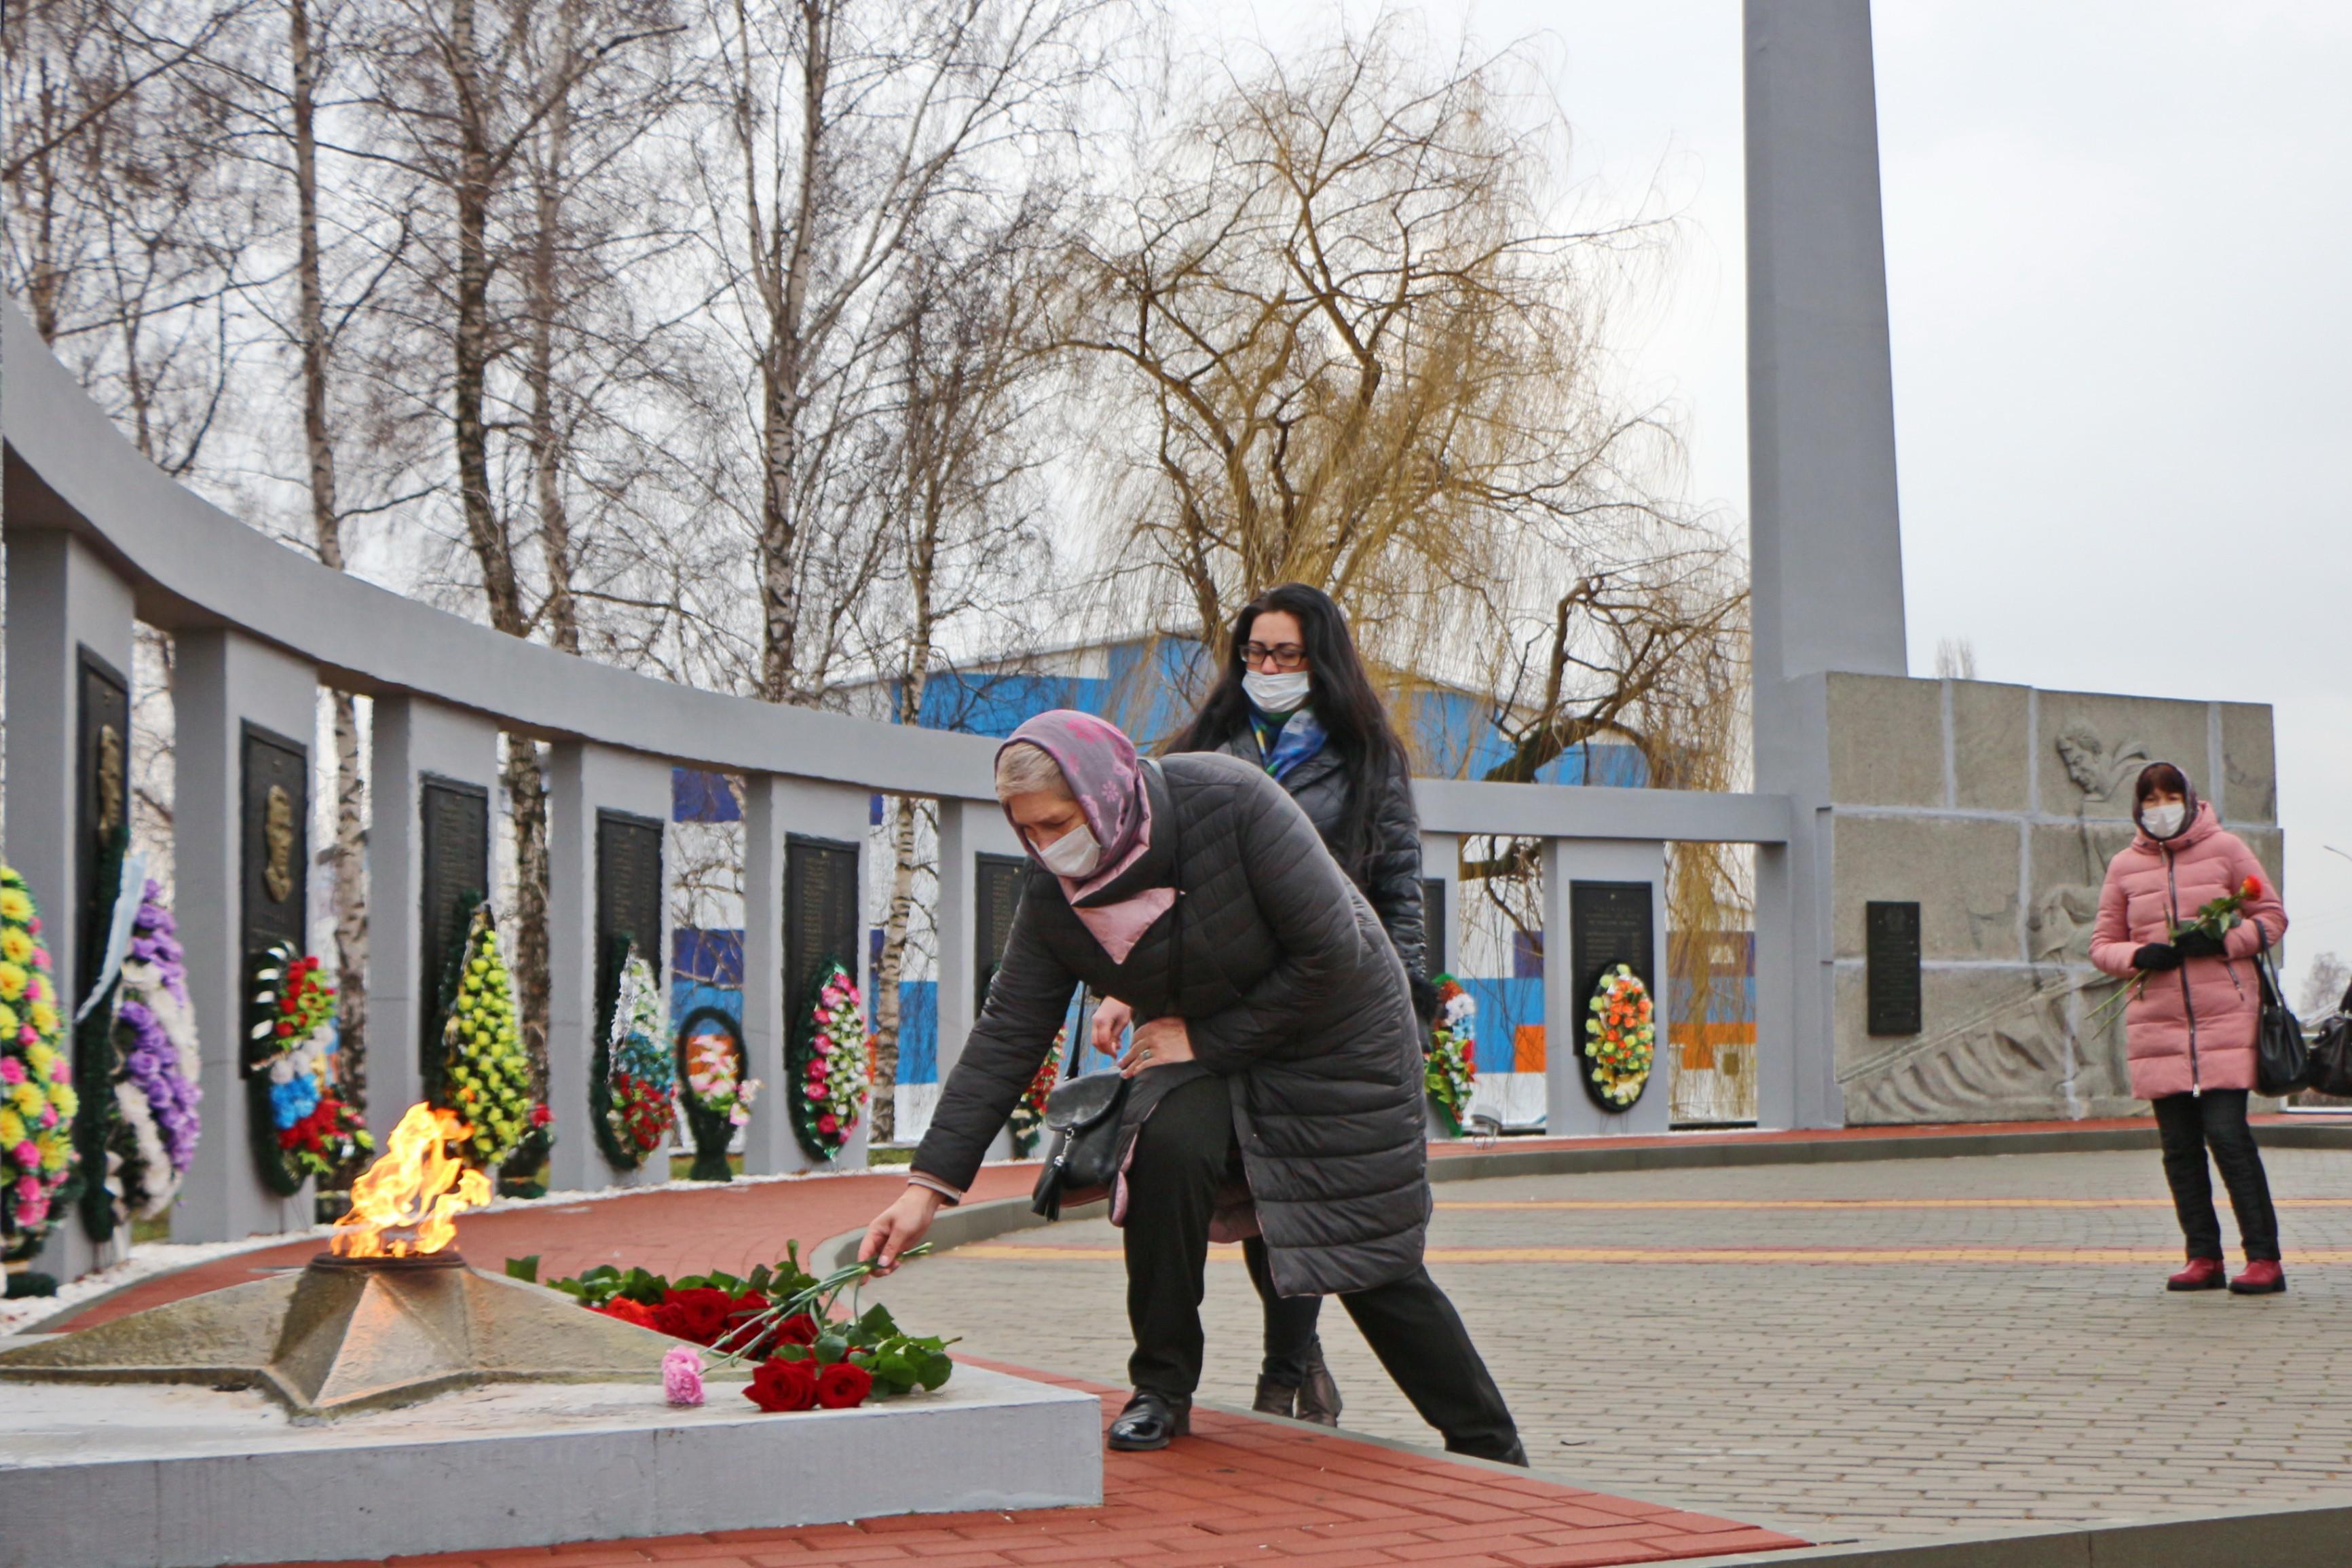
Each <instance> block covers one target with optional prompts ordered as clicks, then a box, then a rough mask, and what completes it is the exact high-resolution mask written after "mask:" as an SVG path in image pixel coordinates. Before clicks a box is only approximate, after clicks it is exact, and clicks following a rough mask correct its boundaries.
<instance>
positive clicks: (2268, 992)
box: [2254, 921, 2286, 1007]
mask: <svg viewBox="0 0 2352 1568" xmlns="http://www.w3.org/2000/svg"><path fill="white" fill-rule="evenodd" d="M2254 935H2255V936H2257V937H2259V938H2260V939H2261V941H2260V942H2259V943H2258V944H2257V945H2256V947H2255V948H2254V978H2255V979H2256V980H2257V981H2259V982H2261V984H2262V987H2263V1005H2265V1006H2271V1007H2284V1006H2285V1005H2286V987H2285V986H2284V985H2283V984H2280V983H2279V973H2278V961H2277V960H2276V959H2274V958H2273V957H2272V956H2271V930H2270V927H2268V926H2266V925H2264V924H2263V922H2262V921H2255V922H2254Z"/></svg>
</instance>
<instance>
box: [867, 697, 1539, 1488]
mask: <svg viewBox="0 0 2352 1568" xmlns="http://www.w3.org/2000/svg"><path fill="white" fill-rule="evenodd" d="M996 776H997V783H996V788H997V795H998V798H999V799H1001V800H1002V801H1003V803H1004V806H1005V813H1006V815H1007V816H1009V817H1010V818H1011V819H1012V821H1013V826H1014V827H1015V829H1016V830H1018V831H1019V832H1020V834H1021V835H1022V838H1023V841H1024V844H1026V845H1027V847H1028V849H1029V854H1030V857H1031V859H1032V861H1033V862H1034V864H1033V867H1032V869H1031V871H1030V875H1029V879H1028V882H1027V884H1026V886H1025V887H1024V889H1023V893H1022V898H1021V904H1020V909H1019V910H1018V912H1016V913H1015V915H1014V917H1013V931H1012V933H1011V937H1010V939H1009V941H1008V942H1007V943H1006V945H1005V952H1004V959H1003V963H1002V964H1001V965H1000V966H999V967H998V969H997V971H996V977H995V979H994V981H993V982H992V984H991V985H990V987H989V993H988V999H987V1002H986V1004H985V1005H983V1006H982V1009H981V1016H980V1020H979V1022H978V1023H977V1024H975V1025H974V1026H973V1027H972V1031H971V1035H970V1037H968V1038H967V1039H966V1041H965V1044H964V1049H963V1054H962V1056H961V1058H960V1059H959V1060H958V1061H957V1063H956V1067H955V1070H954V1072H952V1073H951V1074H950V1076H949V1079H948V1081H947V1083H946V1084H945V1086H944V1087H943V1088H942V1089H941V1090H940V1103H939V1109H938V1110H937V1111H936V1112H935V1113H934V1114H933V1116H932V1119H931V1126H930V1131H929V1133H927V1134H926V1135H925V1137H924V1139H923V1142H922V1144H921V1146H920V1147H919V1148H918V1149H917V1150H916V1152H915V1160H914V1166H913V1173H912V1175H911V1176H910V1178H909V1181H908V1187H907V1190H906V1192H904V1193H903V1194H900V1195H899V1197H898V1200H897V1201H896V1202H894V1203H893V1204H891V1205H890V1206H889V1207H888V1208H887V1209H886V1210H884V1211H883V1212H882V1213H881V1214H880V1215H877V1216H876V1218H875V1220H874V1223H873V1224H872V1225H871V1226H868V1227H867V1230H866V1240H865V1242H864V1244H863V1246H862V1247H861V1248H860V1251H859V1256H860V1258H868V1259H871V1260H873V1261H874V1262H875V1263H876V1265H877V1268H881V1269H884V1270H886V1271H887V1269H888V1268H891V1267H892V1266H894V1265H895V1264H896V1263H897V1261H898V1256H899V1255H900V1254H901V1253H903V1252H904V1251H905V1250H906V1249H907V1248H908V1247H911V1246H913V1245H914V1244H915V1243H916V1242H917V1241H919V1240H920V1239H921V1237H922V1235H923V1233H924V1232H925V1231H926V1230H928V1229H929V1226H930V1222H931V1217H932V1215H935V1214H936V1213H937V1212H938V1211H939V1208H940V1205H942V1204H947V1203H953V1202H956V1201H958V1200H959V1199H960V1198H961V1196H962V1194H963V1192H964V1190H965V1189H966V1188H967V1187H968V1186H969V1185H970V1184H971V1179H972V1176H973V1174H974V1173H976V1172H977V1171H978V1170H979V1168H980V1163H981V1161H982V1157H983V1156H984V1155H985V1154H986V1152H987V1149H988V1145H989V1143H990V1142H991V1141H992V1139H993V1138H994V1137H995V1136H996V1133H997V1131H999V1130H1000V1129H1001V1128H1003V1125H1004V1121H1005V1119H1006V1117H1008V1116H1009V1115H1010V1114H1011V1113H1012V1110H1013V1104H1014V1102H1015V1101H1016V1100H1018V1099H1019V1098H1020V1096H1021V1093H1022V1091H1023V1090H1024V1089H1026V1088H1027V1087H1028V1084H1029V1082H1030V1079H1032V1078H1034V1076H1035V1075H1036V1071H1037V1068H1038V1066H1039V1064H1040V1063H1042V1062H1043V1061H1044V1060H1045V1054H1046V1052H1047V1051H1048V1050H1050V1049H1051V1048H1052V1046H1053V1040H1054V1036H1055V1032H1056V1031H1057V1030H1058V1029H1059V1028H1060V1027H1061V1025H1062V1021H1063V1018H1064V1016H1066V1013H1067V1011H1068V1008H1069V1005H1070V999H1071V997H1072V995H1073V994H1074V993H1075V992H1076V989H1077V988H1078V987H1079V986H1080V985H1081V984H1083V985H1085V986H1087V987H1088V988H1089V989H1091V990H1094V991H1097V992H1100V993H1102V994H1107V995H1110V996H1114V997H1117V998H1118V999H1119V1000H1120V1001H1123V1002H1125V1003H1127V1004H1128V1005H1129V1006H1131V1007H1133V1008H1134V1009H1135V1013H1136V1016H1138V1017H1139V1018H1141V1019H1143V1020H1145V1022H1143V1023H1142V1024H1141V1025H1140V1026H1138V1027H1137V1029H1136V1030H1135V1034H1134V1039H1133V1043H1132V1044H1131V1045H1130V1046H1129V1049H1128V1052H1127V1055H1126V1056H1125V1057H1124V1058H1122V1059H1121V1062H1120V1071H1122V1072H1124V1073H1126V1074H1127V1075H1128V1076H1129V1078H1130V1079H1132V1080H1133V1085H1134V1087H1133V1088H1132V1089H1130V1090H1129V1094H1128V1097H1127V1104H1126V1108H1125V1110H1124V1112H1123V1114H1122V1118H1121V1121H1122V1126H1121V1137H1122V1141H1123V1143H1122V1150H1121V1159H1120V1173H1119V1176H1118V1181H1117V1183H1116V1184H1115V1185H1114V1187H1113V1189H1112V1194H1111V1218H1112V1222H1113V1223H1114V1224H1117V1225H1119V1226H1122V1227H1123V1237H1122V1239H1123V1242H1124V1249H1125V1252H1126V1256H1127V1269H1128V1317H1129V1324H1130V1326H1131V1327H1132V1329H1133V1330H1134V1333H1135V1352H1134V1354H1133V1355H1132V1356H1131V1357H1130V1358H1129V1363H1128V1367H1129V1377H1130V1380H1131V1381H1132V1382H1133V1384H1134V1386H1135V1394H1134V1397H1133V1398H1132V1399H1130V1400H1129V1402H1128V1405H1127V1407H1126V1409H1125V1410H1124V1411H1123V1412H1122V1413H1121V1414H1120V1415H1119V1416H1118V1419H1117V1420H1116V1421H1114V1422H1113V1423H1112V1425H1111V1431H1110V1439H1109V1441H1110V1444H1111V1446H1112V1447H1117V1448H1157V1447H1164V1446H1166V1444H1167V1443H1168V1441H1169V1439H1170V1438H1171V1437H1174V1436H1182V1435H1183V1434H1184V1433H1185V1431H1186V1430H1187V1429H1188V1426H1189V1416H1190V1411H1191V1407H1192V1393H1193V1390H1194V1389H1195V1388H1196V1387H1197V1386H1198V1385H1199V1383H1200V1376H1201V1355H1202V1334H1201V1299H1202V1289H1203V1285H1204V1279H1203V1267H1204V1264H1205V1262H1206V1259H1207V1253H1208V1245H1209V1242H1210V1241H1211V1240H1212V1239H1213V1236H1214V1237H1216V1238H1222V1239H1237V1238H1238V1237H1241V1236H1245V1235H1248V1234H1250V1233H1251V1232H1253V1231H1255V1232H1256V1233H1257V1234H1260V1235H1262V1236H1263V1237H1264V1238H1265V1249H1266V1262H1267V1267H1268V1269H1269V1271H1270V1273H1271V1276H1272V1279H1273V1280H1274V1284H1275V1287H1276V1290H1277V1292H1278V1293H1279V1294H1281V1295H1285V1296H1298V1295H1336V1296H1338V1297H1339V1299H1340V1302H1341V1304H1342V1305H1343V1306H1344V1307H1345V1308H1346V1309H1347V1310H1348V1313H1349V1316H1350V1317H1351V1318H1353V1319H1354V1320H1355V1322H1356V1326H1357V1327H1358V1328H1359V1329H1360V1331H1362V1333H1363V1335H1364V1339H1365V1341H1366V1342H1367V1343H1369V1344H1370V1346H1371V1348H1372V1352H1373V1353H1374V1354H1375V1355H1377V1356H1378V1357H1379V1358H1380V1360H1381V1365H1382V1366H1383V1367H1385V1368H1386V1369H1387V1370H1388V1373H1389V1375H1390V1376H1391V1377H1392V1378H1394V1379H1395V1380H1396V1382H1397V1385H1398V1387H1399V1388H1401V1389H1402V1390H1403V1392H1404V1394H1405V1395H1406V1397H1407V1398H1409V1399H1411V1400H1412V1404H1413V1406H1414V1408H1415V1409H1417V1410H1419V1411H1420V1412H1421V1415H1422V1416H1423V1419H1424V1420H1426V1421H1428V1422H1429V1423H1430V1425H1431V1426H1434V1427H1436V1428H1437V1429H1438V1430H1439V1431H1440V1432H1441V1433H1443V1434H1444V1438H1445V1446H1446V1447H1447V1448H1449V1449H1451V1450H1453V1451H1454V1452H1456V1453H1466V1454H1474V1455H1477V1456H1480V1457H1482V1458H1493V1459H1502V1460H1506V1461H1508V1462H1511V1463H1516V1464H1525V1463H1526V1462H1527V1458H1526V1454H1525V1452H1524V1451H1523V1450H1522V1449H1521V1448H1520V1447H1519V1441H1518V1435H1517V1429H1516V1428H1515V1427H1514V1426H1513V1424H1512V1421H1511V1416H1510V1412H1509V1410H1508V1409H1507V1407H1506V1406H1505V1405H1504V1403H1503V1397H1502V1394H1501V1392H1500V1391H1499V1390H1498V1389H1496V1386H1495V1382H1494V1379H1493V1378H1492V1377H1491V1376H1490V1375H1489V1374H1488V1373H1487V1371H1486V1364H1485V1363H1484V1362H1482V1361H1481V1360H1480V1359H1479V1356H1478V1352H1477V1351H1476V1349H1475V1347H1474V1346H1473V1345H1472V1344H1471V1342H1470V1336H1469V1333H1468V1331H1466V1330H1465V1329H1464V1328H1463V1326H1462V1320H1461V1318H1460V1317H1459V1315H1458V1314H1456V1313H1455V1311H1454V1305H1453V1303H1452V1302H1451V1301H1449V1300H1446V1298H1445V1295H1444V1292H1443V1291H1441V1290H1440V1289H1438V1288H1437V1285H1436V1282H1435V1281H1433V1279H1430V1277H1429V1272H1428V1270H1427V1269H1426V1268H1423V1263H1422V1250H1423V1237H1424V1233H1425V1231H1426V1229H1427V1226H1428V1223H1429V1213H1430V1198H1429V1184H1428V1175H1427V1169H1426V1160H1427V1154H1426V1149H1425V1146H1424V1144H1423V1110H1422V1071H1423V1068H1422V1047H1421V1034H1422V1031H1421V1025H1420V1022H1419V1020H1418V1019H1417V1018H1416V1017H1415V1016H1414V1014H1413V1009H1412V994H1411V992H1410V989H1409V988H1408V986H1407V984H1406V981H1405V972H1404V965H1403V963H1402V961H1400V960H1399V958H1398V957H1397V952H1396V949H1395V947H1394V945H1393V944H1391V942H1390V941H1389V938H1388V935H1387V933H1386V932H1385V931H1383V930H1382V929H1381V922H1380V919H1379V917H1378V916H1377V915H1375V914H1374V913H1373V911H1372V908H1371V906H1370V904H1369V903H1368V902H1366V901H1365V899H1364V896H1363V894H1362V893H1361V892H1360V891H1359V890H1358V889H1356V887H1355V886H1354V885H1353V884H1352V883H1350V882H1349V879H1348V878H1347V877H1346V875H1345V874H1344V873H1343V872H1341V871H1340V869H1339V865H1338V863H1337V862H1335V861H1334V860H1333V859H1332V858H1331V855H1330V852H1329V851H1328V849H1326V848H1325V847H1324V846H1323V840H1322V838H1321V837H1320V836H1319V835H1318V834H1317V832H1316V831H1315V826H1314V824H1313V823H1311V822H1310V821H1308V820H1307V816H1306V814H1305V813H1304V812H1303V811H1301V810H1300V809H1299V807H1298V805H1297V802H1296V801H1294V800H1292V799H1291V797H1290V796H1289V795H1287V794H1286V793H1285V792H1284V790H1283V789H1282V787H1281V786H1280V785H1279V784H1276V783H1275V782H1274V781H1273V780H1272V779H1270V778H1268V777H1267V776H1266V775H1265V773H1264V772H1263V771H1262V770H1261V769H1258V768H1255V767H1252V766H1250V765H1249V764H1247V763H1242V762H1240V761H1238V760H1236V759H1234V758H1232V757H1227V756H1222V755H1214V754H1206V755H1185V756H1171V757H1169V758H1166V759H1165V760H1163V761H1161V762H1160V763H1157V764H1145V763H1140V762H1139V760H1138V759H1137V757H1136V755H1135V748H1134V747H1133V745H1132V744H1131V743H1129V741H1128V739H1127V737H1126V736H1125V735H1123V734H1121V733H1120V732H1119V731H1118V729H1117V728H1116V727H1114V726H1112V725H1110V724H1108V723H1106V722H1105V721H1102V720H1099V719H1096V718H1093V717H1091V716H1089V715H1087V714H1083V713H1074V712H1070V711H1067V710H1056V711H1055V712H1051V713H1045V714H1041V715H1039V716H1038V717H1037V718H1034V719H1032V720H1030V721H1028V722H1027V723H1025V724H1024V725H1022V726H1021V727H1020V729H1018V730H1016V731H1013V738H1012V739H1011V740H1009V741H1007V742H1005V744H1004V746H1003V749H1002V750H1001V751H1000V752H998V753H997V774H996Z"/></svg>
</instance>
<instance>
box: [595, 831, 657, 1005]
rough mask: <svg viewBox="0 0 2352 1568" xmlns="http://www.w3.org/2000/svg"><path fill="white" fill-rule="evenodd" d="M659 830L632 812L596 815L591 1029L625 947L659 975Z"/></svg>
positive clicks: (614, 984) (612, 987)
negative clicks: (598, 960)
mask: <svg viewBox="0 0 2352 1568" xmlns="http://www.w3.org/2000/svg"><path fill="white" fill-rule="evenodd" d="M661 932H662V825H661V824H660V822H658V821H656V819H655V818H653V817H650V816H637V815H636V814H635V813H634V812H627V811H613V810H610V809H600V810H598V812H597V813H596V951H597V952H598V953H599V954H600V955H601V958H602V963H601V966H600V968H599V971H598V978H597V990H596V1019H597V1027H598V1028H600V1029H601V1028H604V1027H605V1026H607V1025H608V1023H609V1021H610V1019H611V1017H612V1012H613V1004H614V1000H615V999H616V997H617V996H618V994H619V984H620V965H621V961H622V959H623V958H624V957H625V952H624V951H623V950H624V947H625V946H626V947H627V948H629V949H631V950H634V951H635V952H637V953H638V954H639V955H641V956H642V957H644V958H645V960H646V962H647V963H651V964H652V965H653V966H654V971H655V973H660V971H661V966H662V954H661Z"/></svg>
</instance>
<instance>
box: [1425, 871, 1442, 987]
mask: <svg viewBox="0 0 2352 1568" xmlns="http://www.w3.org/2000/svg"><path fill="white" fill-rule="evenodd" d="M1445 951H1446V949H1445V879H1444V878H1443V877H1423V879H1421V952H1422V967H1423V970H1424V971H1425V972H1426V973H1428V974H1429V975H1430V977H1431V978H1432V979H1434V978H1435V977H1437V976H1438V975H1440V974H1443V973H1445V971H1446V969H1447V967H1448V966H1447V964H1446V962H1445Z"/></svg>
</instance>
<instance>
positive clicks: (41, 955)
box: [33, 947, 49, 969]
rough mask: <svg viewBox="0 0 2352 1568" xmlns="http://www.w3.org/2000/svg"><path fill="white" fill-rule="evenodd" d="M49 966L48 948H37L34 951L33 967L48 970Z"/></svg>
mask: <svg viewBox="0 0 2352 1568" xmlns="http://www.w3.org/2000/svg"><path fill="white" fill-rule="evenodd" d="M48 966H49V950H48V949H47V948H46V947H37V948H35V949H34V950H33V967H34V968H36V969H47V967H48Z"/></svg>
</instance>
